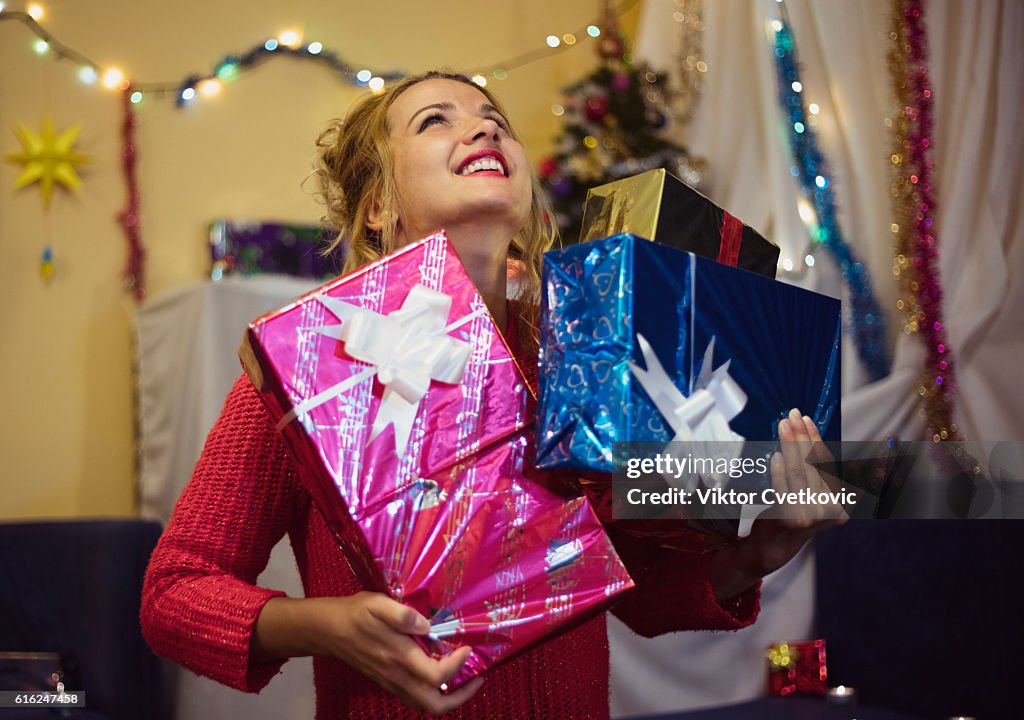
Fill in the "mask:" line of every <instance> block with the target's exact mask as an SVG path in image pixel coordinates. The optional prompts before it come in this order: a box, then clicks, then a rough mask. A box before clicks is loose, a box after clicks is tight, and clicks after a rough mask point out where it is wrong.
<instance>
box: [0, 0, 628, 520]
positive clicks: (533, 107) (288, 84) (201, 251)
mask: <svg viewBox="0 0 1024 720" xmlns="http://www.w3.org/2000/svg"><path fill="white" fill-rule="evenodd" d="M43 4H44V7H45V10H46V13H47V14H46V16H45V17H44V18H43V19H42V21H41V23H42V25H43V26H44V27H45V28H46V29H47V30H49V31H50V32H51V33H53V34H54V35H55V36H56V37H57V38H58V39H59V40H61V41H62V42H64V43H65V44H67V45H69V46H71V47H73V48H74V49H76V50H78V51H80V52H82V53H84V54H85V55H86V56H88V57H89V58H91V59H92V60H94V61H96V62H98V63H101V64H116V65H119V66H121V67H123V68H125V69H126V70H128V71H129V73H130V75H131V76H132V77H133V78H135V79H136V80H137V81H141V82H153V81H174V82H178V81H180V80H182V79H183V78H184V77H186V76H187V75H189V74H191V73H194V72H207V71H209V69H210V68H211V67H212V66H213V64H214V63H216V62H217V61H218V60H220V59H221V58H222V57H223V56H224V55H226V54H228V53H230V52H241V51H244V50H246V49H248V48H249V47H251V46H252V45H253V44H254V43H256V42H257V41H259V40H261V39H263V38H266V37H269V36H272V35H275V34H277V33H279V32H280V31H282V30H284V29H286V28H289V27H294V28H296V29H299V30H303V31H304V33H305V38H306V39H307V41H311V40H320V41H321V42H323V43H324V44H325V46H327V47H329V48H332V49H334V50H336V51H337V52H339V53H340V54H341V55H342V57H344V58H345V59H346V60H348V61H350V62H352V63H353V64H365V65H367V66H370V67H373V68H377V69H381V70H385V69H397V70H403V71H418V70H422V69H428V68H430V67H435V66H449V67H451V68H453V69H455V70H460V71H467V72H475V71H476V70H477V69H479V68H481V67H486V66H488V65H491V64H494V63H496V62H499V61H503V60H506V59H509V58H512V57H515V56H517V55H519V54H521V53H523V52H525V51H529V50H533V49H540V48H544V47H545V44H544V38H545V37H546V36H547V35H549V34H552V33H556V34H561V33H565V32H570V31H575V30H576V29H577V28H579V27H580V26H582V25H585V24H586V23H587V22H589V21H591V20H593V19H594V18H595V17H596V15H597V13H598V11H599V7H600V5H601V3H599V2H598V0H581V1H574V2H569V1H568V0H559V1H556V2H552V1H551V0H506V1H505V2H496V3H483V2H480V1H479V0H435V1H434V2H430V3H424V2H411V1H404V2H365V3H362V2H359V3H357V2H350V1H348V0H332V1H331V2H323V1H321V0H305V1H302V2H294V3H282V2H272V1H271V0H250V1H248V2H238V1H236V2H223V3H214V2H209V1H208V0H201V1H200V0H179V1H177V2H169V3H164V2H161V3H156V2H138V0H50V1H49V2H44V3H43ZM640 5H641V4H640V3H636V4H635V5H634V6H633V7H632V8H631V9H630V10H629V11H628V13H627V15H626V17H625V18H624V19H623V28H624V29H625V30H626V32H627V34H631V31H632V29H633V28H634V27H635V25H636V20H637V17H638V14H639V8H640ZM6 9H7V10H8V11H11V10H22V9H24V6H23V4H22V3H21V2H20V1H19V0H6ZM34 40H35V38H34V37H33V36H32V35H31V34H30V33H29V32H28V30H27V29H26V28H25V27H23V26H22V25H21V24H20V23H15V22H0V154H2V155H3V156H6V155H7V154H8V153H12V152H17V151H19V150H20V144H19V143H18V141H17V140H16V138H15V136H14V134H13V130H14V128H15V127H16V126H17V125H18V124H23V125H25V126H27V127H28V128H29V129H32V130H34V131H38V130H39V127H40V124H41V121H42V119H43V118H44V117H46V116H50V117H52V118H53V119H54V122H55V124H56V127H57V129H58V131H61V130H64V129H66V128H68V127H69V126H71V125H74V124H81V127H82V129H81V134H80V136H79V140H78V142H77V145H76V149H77V150H78V151H79V152H82V153H85V154H87V155H89V156H91V157H92V162H91V163H90V164H89V165H88V166H87V167H84V168H83V169H82V170H81V172H80V174H81V176H82V177H83V180H84V185H83V187H82V189H81V191H80V192H79V193H77V194H69V193H67V192H63V191H61V190H58V191H57V192H56V193H55V196H54V198H53V202H52V203H51V205H50V207H49V208H48V209H46V208H44V207H43V205H42V203H41V202H40V198H39V193H38V190H37V189H35V188H34V187H33V188H29V189H25V190H21V191H15V190H14V189H13V187H14V181H15V179H16V177H17V176H18V174H19V172H20V168H18V167H16V166H15V165H12V164H10V163H7V162H3V163H0V332H2V334H3V340H2V346H0V347H2V351H0V383H2V387H3V393H2V397H3V400H4V406H3V410H2V412H0V519H11V518H36V517H74V516H95V515H114V516H121V515H123V516H129V515H132V514H134V513H135V512H136V504H137V503H136V497H135V496H136V491H135V474H134V421H133V409H132V402H133V400H132V397H133V381H132V348H131V333H132V323H133V311H134V304H133V301H132V299H131V297H130V295H129V294H128V293H126V292H125V291H124V289H123V286H122V283H121V270H122V267H123V265H124V261H125V252H126V243H125V239H124V236H123V233H122V231H121V228H120V226H119V225H118V223H117V221H116V215H117V213H118V212H119V211H120V209H121V208H122V207H123V205H124V202H125V197H126V191H125V185H124V181H123V179H122V174H121V165H120V142H121V140H120V138H121V130H120V122H121V109H120V104H119V103H120V98H119V97H118V96H117V95H115V94H112V93H109V92H106V91H103V90H101V89H99V88H98V87H96V86H93V87H88V86H85V85H83V84H82V83H81V82H80V81H79V80H78V77H77V68H76V67H75V66H74V65H73V64H72V63H71V62H69V61H67V60H63V61H57V60H55V59H54V57H53V56H52V55H50V56H47V57H37V56H36V55H35V54H34V53H33V51H32V48H31V46H32V43H33V42H34ZM595 63H596V58H595V55H594V52H593V42H592V41H581V42H580V43H578V44H577V45H576V46H575V47H573V48H570V49H568V50H567V51H565V52H562V53H555V52H550V53H549V54H548V56H547V57H546V58H545V59H543V60H541V61H539V62H535V63H533V64H531V65H528V66H526V67H524V68H522V69H520V70H513V71H512V72H511V74H510V76H509V78H508V79H507V80H504V81H500V82H499V81H495V80H492V81H491V85H490V87H491V88H492V89H494V90H495V91H496V92H497V93H498V94H499V96H500V97H501V98H502V100H503V101H504V102H505V103H506V104H507V105H508V108H509V112H510V114H511V115H512V120H513V122H514V123H515V124H516V125H517V126H518V129H519V130H520V132H521V134H522V135H523V136H524V140H525V142H526V144H527V146H528V148H530V149H531V151H532V157H533V159H534V160H536V159H537V158H539V157H541V156H542V155H543V154H544V153H545V152H547V151H548V150H549V149H550V147H551V140H552V139H553V138H554V136H555V135H556V134H557V132H558V129H559V121H558V120H557V118H555V117H554V116H553V115H552V114H551V112H550V110H549V108H550V106H551V104H552V103H554V102H558V100H559V99H560V93H559V90H560V88H562V87H563V86H565V85H568V84H571V83H572V82H574V81H575V80H577V79H578V78H580V77H582V76H583V75H585V74H586V73H587V72H589V70H590V69H591V68H592V67H593V66H594V64H595ZM359 92H366V91H360V90H355V89H353V88H351V87H349V86H346V85H344V84H342V83H340V82H339V81H338V80H336V79H335V78H334V76H333V75H331V74H330V73H329V72H328V71H327V70H326V69H325V68H323V67H321V66H319V65H316V64H313V63H307V62H301V61H298V60H295V59H291V58H278V59H275V60H272V61H271V62H268V63H266V64H264V65H262V66H260V67H258V68H257V69H255V70H254V71H252V72H250V73H249V74H247V75H245V76H244V77H242V78H240V79H238V80H236V81H235V82H234V83H232V84H231V85H230V86H228V87H227V88H226V89H225V91H224V92H223V93H222V94H221V95H220V96H219V97H216V98H213V99H209V100H199V101H197V102H195V103H194V104H193V106H192V107H191V108H189V109H188V110H178V109H176V108H175V107H174V103H173V101H172V99H171V98H170V97H165V98H163V99H156V98H148V99H146V100H145V101H144V102H143V103H142V104H141V105H140V106H138V113H137V117H138V131H137V153H138V160H139V166H138V169H139V184H140V190H141V198H142V213H143V220H144V226H143V229H142V239H143V243H144V244H145V246H146V250H147V253H148V260H147V268H148V273H149V276H148V289H149V295H150V297H155V296H158V295H160V294H162V293H166V292H168V291H170V290H173V289H175V288H178V287H181V286H183V285H186V284H189V283H192V282H195V281H197V280H199V279H202V277H203V276H204V272H205V271H206V269H207V267H206V253H207V247H206V236H205V231H206V227H207V224H208V223H209V221H210V220H211V219H213V218H217V217H231V218H253V219H265V220H271V219H278V220H282V219H283V220H297V221H310V220H315V219H317V218H318V217H319V208H318V206H317V205H316V203H315V202H314V200H313V199H312V197H311V196H310V195H309V194H308V193H306V192H305V191H304V190H303V189H302V188H301V187H300V185H301V183H302V181H303V178H304V177H305V176H306V175H307V173H308V172H309V168H310V162H311V157H312V147H313V140H314V138H315V137H316V135H317V132H318V130H319V128H320V127H321V126H322V124H323V122H324V121H325V120H326V119H327V118H329V117H333V116H338V115H342V114H344V111H345V109H346V108H347V107H348V106H349V105H350V104H351V102H352V100H353V99H354V98H355V97H357V95H358V93H359ZM47 244H49V245H52V247H53V249H54V253H55V258H56V273H55V275H54V277H53V278H52V280H50V281H49V282H46V281H44V280H42V279H41V277H40V275H39V270H38V268H39V260H40V256H41V254H42V252H43V248H44V247H45V246H46V245H47Z"/></svg>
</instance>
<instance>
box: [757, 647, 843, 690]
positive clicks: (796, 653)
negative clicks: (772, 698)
mask: <svg viewBox="0 0 1024 720" xmlns="http://www.w3.org/2000/svg"><path fill="white" fill-rule="evenodd" d="M765 657H766V658H768V692H769V693H770V694H772V695H791V694H793V693H799V694H801V695H824V694H825V692H826V690H827V688H826V682H827V680H828V671H827V669H826V667H825V641H824V640H808V641H805V642H790V643H778V644H777V645H771V646H769V647H768V651H767V652H766V653H765Z"/></svg>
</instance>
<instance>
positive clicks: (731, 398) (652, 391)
mask: <svg viewBox="0 0 1024 720" xmlns="http://www.w3.org/2000/svg"><path fill="white" fill-rule="evenodd" d="M636 340H637V343H638V344H639V345H640V352H641V353H642V354H643V357H644V364H645V365H646V366H647V369H646V370H644V369H643V368H641V367H640V366H639V365H636V364H634V363H630V364H629V368H630V370H632V371H633V375H635V376H636V379H637V380H638V381H639V382H640V385H641V386H643V388H644V390H646V391H647V394H648V395H649V396H650V397H651V401H652V402H653V403H654V406H655V407H656V408H657V409H658V412H660V413H661V414H662V416H663V417H664V418H665V422H667V423H668V425H669V427H670V428H672V431H673V432H674V433H675V436H674V437H673V438H672V440H673V441H683V442H689V443H692V447H693V453H692V455H693V457H695V458H705V459H710V460H712V461H715V460H718V459H722V458H724V459H726V460H732V459H733V458H736V457H739V455H740V453H741V452H742V450H743V442H744V438H743V436H742V435H739V434H737V433H735V432H733V430H732V428H731V427H729V421H731V420H732V419H733V418H734V417H736V416H737V415H739V414H740V411H741V410H743V407H744V406H745V405H746V404H747V394H746V393H745V392H743V388H741V387H740V386H739V384H738V383H737V382H736V381H735V380H734V379H733V378H732V376H731V375H729V363H730V362H731V361H728V360H727V361H726V362H725V364H724V365H722V366H721V367H719V368H718V369H717V370H714V371H712V370H711V363H712V358H713V355H714V350H715V339H714V338H713V337H712V338H711V342H709V343H708V347H707V350H705V352H704V362H703V363H702V365H701V369H700V375H699V376H698V377H697V379H696V380H695V381H693V382H692V383H691V386H690V396H689V397H687V396H686V395H684V394H683V393H682V392H681V391H680V390H679V388H677V387H676V386H675V383H673V382H672V378H670V377H669V375H668V373H667V372H665V368H664V367H662V365H661V363H660V362H659V361H658V356H657V355H656V354H655V353H654V348H652V347H651V344H650V343H649V342H647V339H646V338H645V337H644V336H643V335H637V336H636ZM729 441H732V442H729ZM699 475H700V476H701V477H704V478H706V479H708V480H711V481H712V482H713V483H714V484H715V485H718V486H721V485H724V484H725V481H726V479H727V476H725V477H723V476H722V475H721V474H719V473H711V474H705V473H699ZM696 479H697V478H696V476H691V478H690V480H689V482H688V483H687V484H689V485H695V484H696ZM684 482H686V481H684ZM690 489H692V487H691V488H690Z"/></svg>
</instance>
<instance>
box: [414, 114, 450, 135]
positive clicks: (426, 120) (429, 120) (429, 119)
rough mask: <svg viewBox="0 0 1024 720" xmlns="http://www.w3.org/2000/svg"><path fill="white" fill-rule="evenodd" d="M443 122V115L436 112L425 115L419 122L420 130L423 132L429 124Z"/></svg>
mask: <svg viewBox="0 0 1024 720" xmlns="http://www.w3.org/2000/svg"><path fill="white" fill-rule="evenodd" d="M443 122H445V119H444V116H443V115H439V114H436V113H435V114H434V115H430V116H428V117H425V118H423V122H421V123H420V132H423V131H424V130H426V129H427V128H428V127H430V126H431V125H436V124H437V123H443Z"/></svg>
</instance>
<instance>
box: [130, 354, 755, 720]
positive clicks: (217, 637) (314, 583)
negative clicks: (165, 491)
mask: <svg viewBox="0 0 1024 720" xmlns="http://www.w3.org/2000/svg"><path fill="white" fill-rule="evenodd" d="M521 366H522V367H523V368H524V369H525V370H526V372H527V375H528V379H529V381H530V383H531V385H533V386H534V387H536V365H535V363H522V364H521ZM531 371H532V372H531ZM285 533H287V534H288V536H289V538H290V540H291V543H292V548H293V550H294V552H295V558H296V561H297V563H298V567H299V573H300V575H301V577H302V582H303V587H304V589H305V592H306V595H307V596H309V597H315V596H341V595H349V594H353V593H356V592H358V591H360V590H362V589H363V588H361V587H360V585H359V584H358V582H357V581H356V579H355V577H354V575H353V574H352V571H351V570H350V569H349V566H348V563H347V562H346V560H345V558H344V556H343V555H342V553H341V550H340V549H339V548H338V545H337V543H336V541H335V540H334V536H333V534H332V533H331V531H330V530H329V529H328V527H327V525H326V523H325V522H324V520H323V517H322V516H321V514H320V513H319V511H318V510H317V509H316V507H315V506H314V505H313V504H312V502H311V501H310V498H309V495H308V494H307V493H306V492H305V491H304V490H303V488H302V487H301V485H300V484H299V482H298V481H297V480H296V477H295V471H294V469H293V467H292V462H291V460H290V458H289V455H288V451H287V450H286V448H285V445H284V442H283V440H282V439H281V436H280V435H279V434H278V433H277V432H276V430H275V429H274V425H273V422H272V421H271V419H270V417H269V415H268V414H267V412H266V410H265V409H264V408H263V405H262V403H261V402H260V399H259V396H258V394H257V392H256V390H255V388H254V387H253V386H252V384H251V383H250V382H249V380H248V379H247V378H245V377H242V378H240V379H239V380H238V381H237V382H236V383H235V386H234V387H233V388H232V390H231V392H230V393H229V395H228V398H227V401H226V403H225V405H224V409H223V411H222V412H221V415H220V418H219V419H218V420H217V423H216V424H215V425H214V427H213V430H211V432H210V435H209V437H208V438H207V441H206V446H205V448H204V449H203V453H202V456H201V457H200V459H199V462H198V463H197V465H196V468H195V472H194V474H193V476H192V481H191V482H190V483H189V485H188V486H187V487H186V488H185V490H184V491H183V492H182V495H181V498H180V499H179V500H178V504H177V506H176V508H175V510H174V515H173V516H172V517H171V520H170V523H169V524H168V526H167V529H166V531H165V532H164V534H163V536H162V537H161V539H160V542H159V544H158V545H157V547H156V550H155V551H154V552H153V556H152V558H151V560H150V564H149V570H148V572H147V573H146V580H145V585H144V587H143V593H142V616H141V619H142V629H143V632H144V634H145V636H146V639H147V640H148V641H149V644H150V645H151V646H152V647H153V649H154V650H155V651H156V652H157V653H159V654H160V655H163V656H165V657H168V658H170V659H172V660H174V661H175V662H178V663H180V664H181V665H184V666H185V667H187V668H189V669H191V670H193V671H195V672H196V673H198V674H200V675H205V676H207V677H210V678H213V679H214V680H217V681H219V682H222V683H224V684H226V685H230V686H231V687H235V688H238V689H240V690H245V691H248V692H257V691H259V690H260V689H262V688H263V687H264V686H265V685H266V684H267V683H268V682H270V680H271V679H272V678H273V676H274V675H275V674H276V673H277V672H278V671H279V669H280V667H281V665H282V664H283V663H282V662H270V663H260V662H254V661H251V660H250V659H249V645H250V640H251V638H252V632H253V627H254V624H255V622H256V618H257V616H258V615H259V613H260V610H261V609H262V608H263V605H264V603H266V601H267V600H268V599H270V598H271V597H274V596H276V595H283V593H281V592H278V591H274V590H267V589H264V588H260V587H257V586H256V585H255V584H254V583H255V580H256V577H257V576H258V575H259V573H260V572H262V570H263V569H264V567H265V566H266V563H267V558H268V557H269V555H270V551H271V548H273V546H274V545H275V544H276V543H277V542H278V540H280V539H281V537H283V536H284V534H285ZM612 539H613V540H614V541H615V544H616V547H617V549H618V550H619V552H620V554H621V556H622V559H623V561H624V562H625V563H626V565H627V567H628V568H629V570H630V574H631V575H632V576H633V578H634V580H636V582H637V589H636V590H634V591H633V592H632V593H630V594H629V595H628V596H627V598H626V599H625V600H624V601H622V602H621V603H620V604H619V605H617V606H616V607H615V608H614V609H613V610H612V612H614V613H615V614H616V615H617V616H618V617H619V618H620V619H622V620H623V621H624V622H625V623H626V624H627V625H629V626H630V627H631V628H632V629H633V630H635V631H636V632H638V633H640V634H642V635H647V636H653V635H657V634H661V633H665V632H671V631H674V630H692V629H735V628H740V627H743V626H745V625H748V624H750V623H751V622H753V620H754V618H755V617H756V615H757V611H758V593H759V589H758V588H754V589H753V590H751V591H749V592H747V593H745V594H744V595H742V596H741V597H740V598H739V600H738V602H737V603H736V604H735V606H733V607H731V608H730V610H731V611H726V610H725V609H723V608H722V607H720V606H719V605H718V604H717V603H716V602H715V599H714V595H713V592H712V589H711V585H710V583H709V582H708V573H707V564H708V561H709V559H710V555H706V554H705V555H693V556H680V555H679V554H675V553H671V552H666V551H660V550H657V549H652V547H651V546H650V544H647V543H643V542H642V541H639V540H637V539H636V538H632V537H630V536H627V535H622V536H621V537H619V536H617V535H616V534H615V533H614V529H613V531H612ZM313 669H314V676H315V684H316V699H317V700H316V705H317V715H316V716H317V718H318V719H319V720H328V719H329V718H422V717H428V716H426V715H424V714H422V713H420V712H418V711H416V710H413V709H412V708H410V707H409V706H407V705H405V704H404V703H402V702H401V701H400V700H398V699H397V698H396V697H394V696H393V695H390V694H389V693H387V692H386V691H384V690H382V689H381V688H380V687H378V686H377V685H376V684H374V683H372V682H369V681H367V679H366V678H365V677H364V676H363V675H361V674H360V673H359V672H357V671H356V670H353V669H352V668H350V667H349V666H348V665H346V664H345V663H344V662H342V661H341V660H337V659H335V658H329V657H317V658H314V661H313ZM608 672H609V667H608V637H607V632H606V629H605V619H604V616H603V615H599V616H597V617H595V618H594V619H592V620H590V621H588V622H586V623H584V624H583V625H581V626H579V627H577V628H576V629H574V630H571V631H569V632H567V633H565V634H563V635H561V636H559V637H556V638H554V639H552V640H550V641H548V642H547V643H545V644H543V645H540V646H538V647H536V648H534V649H532V650H530V651H528V652H526V653H524V654H522V655H519V656H517V657H515V658H512V659H511V660H509V661H508V662H505V663H503V664H501V665H499V666H498V667H495V668H493V669H491V670H489V671H488V672H487V674H486V675H485V677H484V684H483V686H482V687H481V689H480V690H479V691H478V692H477V694H476V695H475V696H474V697H473V699H472V700H470V701H469V702H467V703H466V704H465V705H463V706H462V707H461V708H459V709H458V710H456V711H455V712H453V713H451V714H450V715H448V716H446V717H450V718H487V719H488V720H490V719H496V718H510V719H511V718H523V719H526V718H530V719H542V718H553V719H554V718H566V719H569V718H572V719H574V720H581V719H585V718H608V716H609V706H608Z"/></svg>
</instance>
